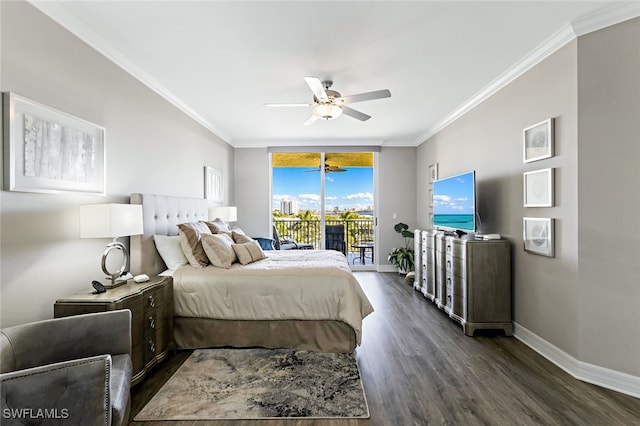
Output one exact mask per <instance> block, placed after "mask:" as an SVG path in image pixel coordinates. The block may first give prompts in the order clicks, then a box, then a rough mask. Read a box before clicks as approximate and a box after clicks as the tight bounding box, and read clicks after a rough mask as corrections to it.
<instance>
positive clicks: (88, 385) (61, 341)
mask: <svg viewBox="0 0 640 426" xmlns="http://www.w3.org/2000/svg"><path fill="white" fill-rule="evenodd" d="M132 371H133V367H132V363H131V311H129V310H120V311H109V312H100V313H96V314H85V315H76V316H71V317H65V318H58V319H51V320H44V321H38V322H33V323H29V324H24V325H17V326H14V327H8V328H4V329H2V330H0V387H1V388H2V400H1V401H0V402H1V404H0V405H2V407H3V413H4V412H6V410H10V411H8V412H9V413H15V414H11V415H9V417H3V419H2V424H3V425H22V424H32V423H33V420H34V419H33V418H32V417H29V416H34V415H37V414H38V412H39V411H41V412H42V413H47V415H48V416H49V417H48V418H49V420H48V421H51V422H52V423H51V424H69V425H83V426H84V425H117V426H120V425H127V424H128V423H129V409H130V386H131V373H132ZM43 415H44V414H43ZM41 418H44V417H41ZM34 424H35V423H34ZM38 424H40V423H38ZM43 424H44V423H43Z"/></svg>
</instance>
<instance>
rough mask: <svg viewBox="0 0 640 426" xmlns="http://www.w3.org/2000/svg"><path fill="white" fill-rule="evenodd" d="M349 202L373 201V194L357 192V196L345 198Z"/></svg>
mask: <svg viewBox="0 0 640 426" xmlns="http://www.w3.org/2000/svg"><path fill="white" fill-rule="evenodd" d="M344 198H345V199H347V200H370V201H373V194H372V193H370V192H357V193H355V194H347V195H345V196H344Z"/></svg>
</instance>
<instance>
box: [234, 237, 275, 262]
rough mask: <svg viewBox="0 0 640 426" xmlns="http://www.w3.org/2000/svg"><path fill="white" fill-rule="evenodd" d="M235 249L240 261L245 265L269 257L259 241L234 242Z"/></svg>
mask: <svg viewBox="0 0 640 426" xmlns="http://www.w3.org/2000/svg"><path fill="white" fill-rule="evenodd" d="M233 251H234V252H235V253H236V256H238V261H239V262H240V263H241V264H243V265H246V264H248V263H251V262H256V261H258V260H262V259H266V258H267V256H266V255H265V254H264V252H263V251H262V248H261V247H260V244H258V242H257V241H250V242H248V243H244V244H234V245H233Z"/></svg>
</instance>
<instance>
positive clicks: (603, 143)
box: [577, 18, 640, 376]
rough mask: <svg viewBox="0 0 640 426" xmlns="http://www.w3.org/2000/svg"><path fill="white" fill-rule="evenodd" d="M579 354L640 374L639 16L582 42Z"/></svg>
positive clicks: (587, 37)
mask: <svg viewBox="0 0 640 426" xmlns="http://www.w3.org/2000/svg"><path fill="white" fill-rule="evenodd" d="M578 111H579V116H578V134H579V140H580V143H579V145H578V158H579V160H580V161H579V166H578V200H579V211H578V242H579V249H578V255H579V261H578V267H579V273H578V285H579V292H578V295H577V296H578V297H577V298H578V301H579V313H578V314H579V317H580V328H579V330H578V331H579V334H580V342H579V354H580V356H579V358H580V360H582V361H585V362H588V363H591V364H596V365H604V366H607V367H609V368H612V369H615V370H618V371H623V372H627V373H630V374H635V375H638V376H640V234H639V232H638V231H639V230H638V223H639V220H640V136H639V135H640V18H638V19H635V20H633V21H629V22H626V23H622V24H619V25H616V26H614V27H610V28H607V29H604V30H601V31H598V32H595V33H591V34H588V35H585V36H583V37H580V39H579V40H578Z"/></svg>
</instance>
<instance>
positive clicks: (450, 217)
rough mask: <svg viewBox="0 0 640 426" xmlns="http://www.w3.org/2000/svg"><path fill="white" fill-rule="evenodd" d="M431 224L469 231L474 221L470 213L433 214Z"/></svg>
mask: <svg viewBox="0 0 640 426" xmlns="http://www.w3.org/2000/svg"><path fill="white" fill-rule="evenodd" d="M433 225H434V226H444V227H447V228H454V229H462V230H469V231H470V230H473V229H474V225H475V222H474V216H473V215H472V214H434V215H433Z"/></svg>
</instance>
